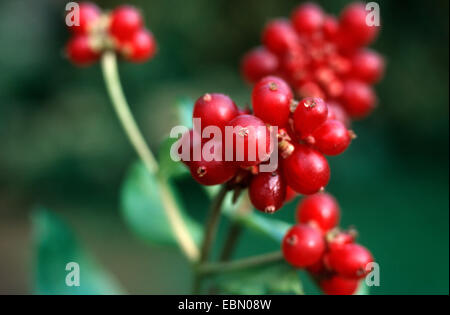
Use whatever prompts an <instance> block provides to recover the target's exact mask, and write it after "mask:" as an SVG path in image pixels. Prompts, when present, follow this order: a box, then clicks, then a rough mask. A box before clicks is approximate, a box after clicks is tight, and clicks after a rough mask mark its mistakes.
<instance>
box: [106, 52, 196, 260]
mask: <svg viewBox="0 0 450 315" xmlns="http://www.w3.org/2000/svg"><path fill="white" fill-rule="evenodd" d="M101 64H102V71H103V78H104V80H105V84H106V88H107V90H108V94H109V97H110V99H111V102H112V104H113V107H114V110H115V112H116V114H117V117H118V118H119V120H120V122H121V124H122V127H123V129H124V130H125V133H126V135H127V137H128V139H129V140H130V142H131V144H132V145H133V147H134V149H135V150H136V152H137V154H138V156H139V157H140V159H141V160H142V162H143V163H144V165H145V167H146V168H147V170H148V171H149V172H150V174H153V175H157V172H158V168H159V167H158V163H157V162H156V159H155V157H154V156H153V154H152V152H151V151H150V149H149V147H148V146H147V143H146V142H145V140H144V137H143V136H142V133H141V131H140V130H139V128H138V126H137V124H136V121H135V119H134V117H133V114H132V113H131V111H130V107H129V105H128V102H127V100H126V97H125V95H124V93H123V90H122V85H121V84H120V78H119V71H118V69H117V58H116V55H115V53H114V52H111V51H107V52H105V53H104V54H103V56H102V60H101ZM158 185H159V189H160V194H161V199H162V202H163V204H164V211H165V212H166V214H167V217H168V219H169V223H170V226H171V229H172V231H173V233H174V235H175V238H176V240H177V242H178V244H179V246H180V248H181V250H182V251H183V252H184V254H185V255H186V257H187V258H188V259H189V260H190V261H197V260H198V257H199V250H198V247H197V245H196V244H195V242H194V239H193V238H192V235H191V234H190V233H189V230H188V228H187V226H186V225H185V223H184V220H183V218H182V216H181V213H180V209H179V208H178V206H177V203H176V201H175V198H174V196H173V194H172V193H171V191H170V189H169V187H168V185H167V182H166V180H165V179H163V178H162V177H158Z"/></svg>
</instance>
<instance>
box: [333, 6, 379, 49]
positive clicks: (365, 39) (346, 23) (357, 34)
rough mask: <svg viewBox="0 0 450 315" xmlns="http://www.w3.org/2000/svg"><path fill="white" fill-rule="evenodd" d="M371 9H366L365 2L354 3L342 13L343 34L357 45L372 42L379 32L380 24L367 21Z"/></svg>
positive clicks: (341, 25) (341, 26)
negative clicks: (374, 24) (369, 23)
mask: <svg viewBox="0 0 450 315" xmlns="http://www.w3.org/2000/svg"><path fill="white" fill-rule="evenodd" d="M369 12H370V11H366V8H365V4H363V3H359V2H357V3H352V4H350V5H348V6H347V7H346V8H345V9H344V10H343V11H342V13H341V16H340V20H339V27H340V28H341V31H342V34H344V36H346V37H347V38H348V39H349V40H350V41H351V43H353V44H354V45H356V46H365V45H367V44H370V43H371V42H372V41H373V40H374V39H375V37H376V36H377V34H378V30H379V27H378V26H369V25H367V23H366V16H367V14H368V13H369Z"/></svg>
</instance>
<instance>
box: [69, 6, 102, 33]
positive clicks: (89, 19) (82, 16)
mask: <svg viewBox="0 0 450 315" xmlns="http://www.w3.org/2000/svg"><path fill="white" fill-rule="evenodd" d="M79 8H80V10H79V11H78V13H79V25H72V26H69V29H70V31H72V32H73V33H74V34H77V35H87V33H89V31H90V30H91V29H92V26H93V25H94V23H95V22H96V21H98V19H99V18H100V15H101V10H100V9H99V8H98V7H97V6H96V5H95V4H94V3H91V2H82V3H80V4H79Z"/></svg>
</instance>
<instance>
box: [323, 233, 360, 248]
mask: <svg viewBox="0 0 450 315" xmlns="http://www.w3.org/2000/svg"><path fill="white" fill-rule="evenodd" d="M354 242H355V235H354V233H351V232H339V233H337V234H336V235H334V236H333V237H332V239H330V240H328V248H329V250H330V251H333V250H337V249H339V248H341V247H342V246H344V245H346V244H352V243H354Z"/></svg>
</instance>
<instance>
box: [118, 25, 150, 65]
mask: <svg viewBox="0 0 450 315" xmlns="http://www.w3.org/2000/svg"><path fill="white" fill-rule="evenodd" d="M120 45H121V49H122V51H123V53H124V55H125V58H126V59H127V60H129V61H131V62H136V63H140V62H145V61H147V60H148V59H150V58H152V57H153V56H154V55H155V53H156V47H157V45H156V41H155V38H154V37H153V34H152V33H151V32H150V31H148V30H146V29H141V30H139V31H137V32H135V33H134V35H133V36H132V37H131V38H130V39H129V40H127V41H126V42H123V44H120Z"/></svg>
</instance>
